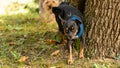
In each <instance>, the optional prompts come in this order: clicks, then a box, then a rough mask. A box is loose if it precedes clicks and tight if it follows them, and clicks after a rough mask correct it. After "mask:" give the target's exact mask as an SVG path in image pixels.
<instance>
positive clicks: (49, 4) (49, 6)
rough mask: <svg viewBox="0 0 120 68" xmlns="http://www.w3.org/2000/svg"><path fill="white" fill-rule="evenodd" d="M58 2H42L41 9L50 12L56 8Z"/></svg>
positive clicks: (51, 0)
mask: <svg viewBox="0 0 120 68" xmlns="http://www.w3.org/2000/svg"><path fill="white" fill-rule="evenodd" d="M58 4H59V1H58V0H44V2H43V7H44V9H45V10H47V11H50V10H51V9H52V7H56V6H58Z"/></svg>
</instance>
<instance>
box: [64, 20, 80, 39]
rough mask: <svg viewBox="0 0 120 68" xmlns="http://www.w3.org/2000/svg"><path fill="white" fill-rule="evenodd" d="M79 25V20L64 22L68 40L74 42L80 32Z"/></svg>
mask: <svg viewBox="0 0 120 68" xmlns="http://www.w3.org/2000/svg"><path fill="white" fill-rule="evenodd" d="M79 24H80V23H79V21H78V20H73V19H69V20H67V21H65V20H64V23H63V29H64V34H65V36H66V37H67V39H69V40H72V39H75V38H76V36H77V34H78V32H79Z"/></svg>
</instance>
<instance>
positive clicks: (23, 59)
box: [17, 56, 28, 62]
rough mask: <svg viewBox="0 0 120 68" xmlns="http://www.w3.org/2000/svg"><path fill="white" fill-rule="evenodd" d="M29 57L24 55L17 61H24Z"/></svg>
mask: <svg viewBox="0 0 120 68" xmlns="http://www.w3.org/2000/svg"><path fill="white" fill-rule="evenodd" d="M27 59H28V57H27V56H22V57H21V58H20V59H19V60H18V61H17V62H24V61H26V60H27Z"/></svg>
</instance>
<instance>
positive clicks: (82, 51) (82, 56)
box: [79, 42, 84, 58]
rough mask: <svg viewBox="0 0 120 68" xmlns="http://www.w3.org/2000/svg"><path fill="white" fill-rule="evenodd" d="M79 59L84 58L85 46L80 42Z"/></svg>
mask: <svg viewBox="0 0 120 68" xmlns="http://www.w3.org/2000/svg"><path fill="white" fill-rule="evenodd" d="M79 58H84V45H82V42H80V52H79Z"/></svg>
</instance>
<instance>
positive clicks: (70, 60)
mask: <svg viewBox="0 0 120 68" xmlns="http://www.w3.org/2000/svg"><path fill="white" fill-rule="evenodd" d="M68 64H73V57H72V46H71V45H70V46H69V56H68Z"/></svg>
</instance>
